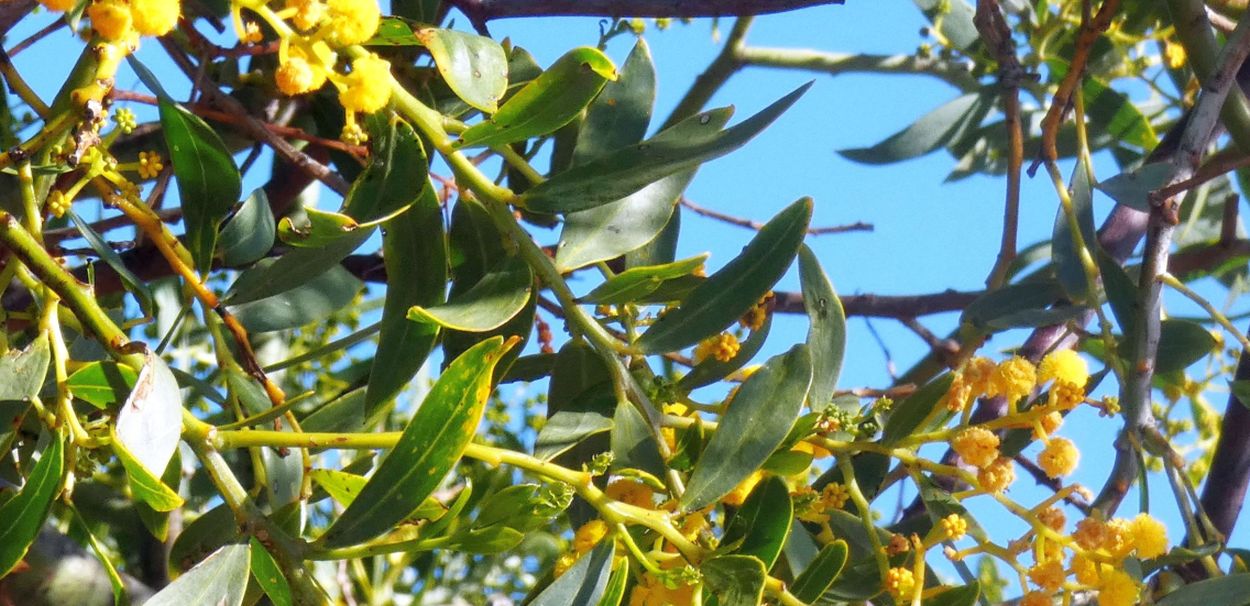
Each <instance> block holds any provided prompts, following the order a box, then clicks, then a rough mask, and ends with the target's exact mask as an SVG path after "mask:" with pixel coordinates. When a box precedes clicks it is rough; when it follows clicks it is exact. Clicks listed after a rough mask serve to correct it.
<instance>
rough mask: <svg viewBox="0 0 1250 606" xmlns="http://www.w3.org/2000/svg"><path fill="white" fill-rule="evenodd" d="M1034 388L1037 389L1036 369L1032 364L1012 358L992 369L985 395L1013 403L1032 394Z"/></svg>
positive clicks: (1015, 357)
mask: <svg viewBox="0 0 1250 606" xmlns="http://www.w3.org/2000/svg"><path fill="white" fill-rule="evenodd" d="M1034 387H1037V369H1036V368H1034V367H1033V363H1032V362H1030V361H1028V360H1026V359H1024V358H1021V357H1020V356H1014V357H1012V358H1011V359H1009V360H1005V361H1004V362H1003V363H1002V364H999V365H998V366H997V367H995V368H994V372H993V373H992V374H990V378H989V385H988V387H987V389H986V393H985V395H987V396H989V397H994V396H1003V397H1004V398H1006V399H1007V401H1008V402H1011V403H1015V402H1018V401H1019V400H1020V398H1023V397H1025V396H1028V395H1029V394H1030V393H1032V392H1033V388H1034Z"/></svg>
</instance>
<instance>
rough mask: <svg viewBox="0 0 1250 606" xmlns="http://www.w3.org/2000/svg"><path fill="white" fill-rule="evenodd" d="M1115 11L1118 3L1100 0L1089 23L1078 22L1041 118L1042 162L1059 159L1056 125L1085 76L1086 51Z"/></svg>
mask: <svg viewBox="0 0 1250 606" xmlns="http://www.w3.org/2000/svg"><path fill="white" fill-rule="evenodd" d="M1119 8H1120V0H1104V1H1103V3H1102V6H1101V7H1100V8H1099V9H1098V15H1097V16H1095V17H1094V20H1093V21H1088V20H1085V19H1082V22H1081V30H1080V33H1079V34H1078V35H1077V39H1076V48H1075V50H1073V51H1072V61H1071V62H1069V68H1068V73H1067V74H1064V76H1063V80H1062V81H1061V82H1060V83H1059V88H1058V89H1056V90H1055V98H1054V100H1053V101H1052V102H1051V104H1050V109H1048V110H1047V111H1046V117H1045V118H1042V159H1043V160H1045V161H1047V162H1054V161H1056V160H1058V159H1059V151H1058V144H1057V141H1058V139H1059V125H1060V123H1062V122H1063V116H1064V114H1066V113H1067V112H1068V107H1069V105H1071V103H1072V93H1073V92H1075V91H1076V86H1077V85H1078V84H1080V82H1081V77H1082V76H1084V75H1085V62H1086V61H1088V60H1089V52H1090V49H1092V48H1093V47H1094V43H1095V42H1097V41H1098V37H1099V36H1100V35H1102V33H1103V32H1105V31H1107V27H1108V26H1110V25H1111V18H1112V17H1114V16H1115V13H1116V11H1117V10H1119Z"/></svg>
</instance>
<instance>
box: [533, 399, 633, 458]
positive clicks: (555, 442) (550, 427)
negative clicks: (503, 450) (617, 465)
mask: <svg viewBox="0 0 1250 606" xmlns="http://www.w3.org/2000/svg"><path fill="white" fill-rule="evenodd" d="M615 405H616V397H615V396H613V395H612V393H611V392H607V393H598V394H593V395H590V396H587V397H583V398H579V399H578V400H577V401H575V402H572V403H570V404H569V405H567V406H566V407H564V408H562V409H561V410H558V411H556V412H555V413H554V414H552V415H551V418H549V419H547V422H546V423H544V424H543V427H542V429H541V430H540V431H539V432H538V437H537V438H535V440H534V456H536V457H538V458H540V459H551V458H553V457H555V456H557V455H559V454H561V453H563V452H565V451H567V450H568V449H570V448H573V447H574V446H576V445H577V444H578V442H581V441H582V440H584V439H586V438H588V437H590V436H592V435H595V434H599V433H603V432H605V431H609V430H611V429H612V412H613V410H614V407H615Z"/></svg>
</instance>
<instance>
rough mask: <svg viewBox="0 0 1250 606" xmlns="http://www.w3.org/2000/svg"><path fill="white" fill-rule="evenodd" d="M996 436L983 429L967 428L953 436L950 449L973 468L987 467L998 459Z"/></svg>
mask: <svg viewBox="0 0 1250 606" xmlns="http://www.w3.org/2000/svg"><path fill="white" fill-rule="evenodd" d="M998 444H999V440H998V436H997V435H995V434H994V432H992V431H990V430H988V429H985V428H984V427H968V428H965V429H963V430H962V431H960V432H959V433H958V434H955V437H954V438H953V439H951V448H952V449H954V450H955V453H956V454H958V455H959V458H961V459H963V461H964V462H965V463H967V464H969V465H972V466H973V467H987V466H989V465H990V464H991V463H993V462H994V461H995V460H996V459H998Z"/></svg>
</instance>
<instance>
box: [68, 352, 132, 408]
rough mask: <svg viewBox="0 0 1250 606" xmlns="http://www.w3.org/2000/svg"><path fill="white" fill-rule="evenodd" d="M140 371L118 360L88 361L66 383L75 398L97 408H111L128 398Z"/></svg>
mask: <svg viewBox="0 0 1250 606" xmlns="http://www.w3.org/2000/svg"><path fill="white" fill-rule="evenodd" d="M138 378H139V373H137V372H135V370H134V369H133V368H131V367H129V366H126V365H125V364H118V363H116V362H107V361H106V362H88V363H87V364H85V365H83V366H82V367H81V368H79V369H78V370H75V371H74V374H72V375H70V376H69V379H68V380H66V382H65V384H66V386H67V387H69V390H70V393H72V394H74V397H75V398H78V399H80V400H83V401H85V402H89V403H90V404H91V405H93V406H95V407H96V408H110V407H112V406H116V405H118V404H121V403H122V402H124V401H125V400H126V396H127V394H129V393H130V390H131V388H132V387H134V384H135V381H137V380H138Z"/></svg>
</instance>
